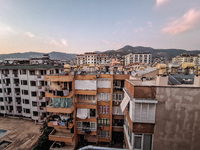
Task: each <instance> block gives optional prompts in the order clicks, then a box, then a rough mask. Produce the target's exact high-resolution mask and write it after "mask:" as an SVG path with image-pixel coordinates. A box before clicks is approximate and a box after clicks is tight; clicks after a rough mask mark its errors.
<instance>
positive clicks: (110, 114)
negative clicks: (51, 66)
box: [45, 72, 129, 150]
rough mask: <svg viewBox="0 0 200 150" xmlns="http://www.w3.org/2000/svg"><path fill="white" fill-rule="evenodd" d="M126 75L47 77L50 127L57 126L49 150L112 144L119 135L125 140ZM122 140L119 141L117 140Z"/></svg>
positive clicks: (97, 74) (51, 135) (93, 74)
mask: <svg viewBox="0 0 200 150" xmlns="http://www.w3.org/2000/svg"><path fill="white" fill-rule="evenodd" d="M128 78H129V75H127V74H118V75H117V74H101V73H95V72H93V73H92V72H90V74H87V73H86V74H74V73H73V72H69V73H67V74H66V75H47V76H45V81H47V82H48V84H49V85H51V86H49V89H48V91H47V92H46V97H50V98H51V99H52V103H51V104H49V105H48V106H47V112H49V113H50V117H49V119H48V126H49V127H54V130H53V131H52V133H50V135H49V140H51V141H55V142H54V143H53V145H52V147H51V148H50V149H52V150H53V149H59V148H58V147H60V146H59V145H62V146H61V147H60V149H75V148H76V146H77V144H78V142H79V143H82V144H83V143H88V142H89V143H90V142H91V143H101V142H103V143H104V142H105V143H111V142H112V140H113V139H116V135H121V137H123V123H124V121H123V120H124V116H123V115H124V114H123V113H122V112H121V109H120V106H119V105H120V103H121V101H122V99H123V97H124V92H123V87H124V81H125V79H128ZM117 140H119V139H117Z"/></svg>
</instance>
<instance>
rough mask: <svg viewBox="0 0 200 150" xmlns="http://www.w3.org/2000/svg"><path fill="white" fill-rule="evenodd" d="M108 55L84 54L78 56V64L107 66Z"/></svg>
mask: <svg viewBox="0 0 200 150" xmlns="http://www.w3.org/2000/svg"><path fill="white" fill-rule="evenodd" d="M108 60H109V59H108V55H106V54H98V53H92V52H91V53H89V52H88V53H84V54H80V55H77V64H78V65H83V64H107V63H108Z"/></svg>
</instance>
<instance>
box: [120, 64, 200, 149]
mask: <svg viewBox="0 0 200 150" xmlns="http://www.w3.org/2000/svg"><path fill="white" fill-rule="evenodd" d="M188 67H189V68H190V65H189V64H188ZM185 68H187V67H185ZM157 69H158V73H157V78H156V80H155V81H152V80H145V81H144V80H143V81H141V80H139V79H132V80H130V79H127V80H126V81H125V88H124V91H125V93H124V99H123V101H122V102H121V105H120V107H121V109H122V112H124V113H125V115H124V118H125V119H124V139H125V148H127V149H137V150H152V149H153V150H160V149H162V150H169V149H176V150H188V149H190V150H198V149H199V147H200V143H199V142H198V141H199V139H200V130H199V128H198V127H199V126H200V122H199V119H200V118H199V115H198V114H199V113H200V103H199V98H198V97H199V96H200V92H199V90H200V82H199V81H200V80H199V79H200V77H199V69H198V68H197V69H196V75H184V74H182V75H181V74H180V73H179V74H178V75H175V74H173V78H172V77H171V76H170V75H168V74H166V65H165V64H162V65H158V66H157ZM190 76H193V82H192V83H190V84H189V83H188V82H187V81H186V79H188V78H190ZM181 80H182V81H183V82H182V81H181ZM181 83H182V84H181Z"/></svg>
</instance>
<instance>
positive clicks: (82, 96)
mask: <svg viewBox="0 0 200 150" xmlns="http://www.w3.org/2000/svg"><path fill="white" fill-rule="evenodd" d="M80 100H91V95H80Z"/></svg>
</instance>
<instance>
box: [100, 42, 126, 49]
mask: <svg viewBox="0 0 200 150" xmlns="http://www.w3.org/2000/svg"><path fill="white" fill-rule="evenodd" d="M102 42H103V43H104V44H105V45H108V46H109V47H118V48H119V47H122V46H123V44H122V43H116V42H109V41H107V40H102Z"/></svg>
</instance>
